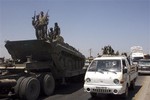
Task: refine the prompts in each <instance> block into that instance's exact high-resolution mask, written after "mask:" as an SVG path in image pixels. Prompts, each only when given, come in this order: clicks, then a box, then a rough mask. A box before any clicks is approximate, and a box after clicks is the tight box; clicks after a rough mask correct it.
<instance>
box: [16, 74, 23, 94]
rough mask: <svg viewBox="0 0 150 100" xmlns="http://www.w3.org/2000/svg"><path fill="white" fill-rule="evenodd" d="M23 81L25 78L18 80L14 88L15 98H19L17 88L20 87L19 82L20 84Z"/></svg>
mask: <svg viewBox="0 0 150 100" xmlns="http://www.w3.org/2000/svg"><path fill="white" fill-rule="evenodd" d="M23 79H25V77H20V78H19V79H18V80H17V84H16V86H15V87H14V92H15V95H16V96H19V87H20V84H21V82H22V80H23Z"/></svg>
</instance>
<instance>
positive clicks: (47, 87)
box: [41, 74, 55, 96]
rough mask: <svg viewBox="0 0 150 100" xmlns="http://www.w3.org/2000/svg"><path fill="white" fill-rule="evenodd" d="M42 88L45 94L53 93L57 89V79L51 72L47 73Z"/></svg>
mask: <svg viewBox="0 0 150 100" xmlns="http://www.w3.org/2000/svg"><path fill="white" fill-rule="evenodd" d="M41 87H42V88H41V89H42V92H43V93H44V95H46V96H49V95H52V93H53V92H54V89H55V80H54V78H53V76H52V75H51V74H46V75H45V76H44V78H43V80H42V83H41Z"/></svg>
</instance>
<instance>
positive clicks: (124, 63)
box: [122, 59, 126, 67]
mask: <svg viewBox="0 0 150 100" xmlns="http://www.w3.org/2000/svg"><path fill="white" fill-rule="evenodd" d="M122 64H123V67H124V66H126V61H125V60H124V59H123V60H122Z"/></svg>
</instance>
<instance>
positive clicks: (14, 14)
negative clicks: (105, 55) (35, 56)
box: [0, 0, 150, 58]
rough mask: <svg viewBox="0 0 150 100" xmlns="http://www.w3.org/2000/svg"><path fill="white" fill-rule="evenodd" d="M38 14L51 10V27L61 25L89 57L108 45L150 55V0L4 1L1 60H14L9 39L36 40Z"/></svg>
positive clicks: (66, 36) (0, 8)
mask: <svg viewBox="0 0 150 100" xmlns="http://www.w3.org/2000/svg"><path fill="white" fill-rule="evenodd" d="M34 11H36V14H39V13H40V12H41V11H44V12H45V13H46V12H47V11H48V14H49V25H48V27H49V28H50V27H54V23H55V22H57V23H58V25H59V27H60V29H61V36H63V38H64V41H65V42H66V43H68V44H70V45H71V46H73V47H75V48H76V49H77V50H79V51H80V52H81V53H82V54H83V55H85V56H86V57H88V56H90V49H91V50H92V52H91V55H92V56H94V57H96V56H97V54H98V53H100V54H101V48H103V47H104V46H106V45H111V47H112V48H113V49H114V50H115V51H119V52H120V53H121V52H127V53H128V52H130V47H132V46H142V47H143V50H144V52H145V53H150V0H0V57H6V58H9V57H10V55H9V54H8V52H7V50H6V49H5V47H4V45H5V41H6V40H10V41H14V40H32V39H36V36H35V30H34V28H33V26H32V17H33V16H34Z"/></svg>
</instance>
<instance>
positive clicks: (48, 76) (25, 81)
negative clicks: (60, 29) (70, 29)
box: [0, 36, 85, 100]
mask: <svg viewBox="0 0 150 100" xmlns="http://www.w3.org/2000/svg"><path fill="white" fill-rule="evenodd" d="M59 37H60V36H59ZM60 40H63V39H55V40H48V39H37V40H36V39H35V40H18V41H7V42H6V44H5V47H6V49H7V50H8V52H9V54H10V55H11V57H12V60H11V61H7V62H4V63H3V64H1V65H0V88H1V89H0V94H1V95H2V94H7V95H8V94H9V95H15V96H16V97H19V98H20V99H21V100H22V99H23V100H36V99H37V98H38V97H39V94H44V95H46V96H49V95H51V94H52V93H53V92H54V90H55V86H56V83H66V82H67V81H68V80H69V79H72V78H75V79H78V78H79V79H81V76H84V74H85V69H83V67H84V62H85V56H84V55H82V54H81V53H80V52H79V51H78V50H76V49H75V48H74V47H72V46H70V45H69V44H67V43H65V42H64V41H60ZM66 80H67V81H66Z"/></svg>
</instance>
